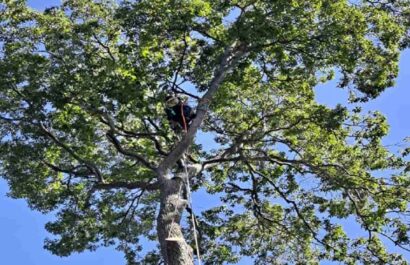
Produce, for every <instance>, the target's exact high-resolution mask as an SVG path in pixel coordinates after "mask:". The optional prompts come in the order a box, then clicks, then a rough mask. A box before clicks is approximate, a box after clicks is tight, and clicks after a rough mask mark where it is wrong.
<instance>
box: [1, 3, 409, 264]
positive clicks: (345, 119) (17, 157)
mask: <svg viewBox="0 0 410 265" xmlns="http://www.w3.org/2000/svg"><path fill="white" fill-rule="evenodd" d="M409 17H410V2H409V1H408V0H374V1H373V0H358V1H347V0H275V1H272V0H235V1H234V0H232V1H211V0H209V1H205V0H204V1H199V0H135V1H108V0H100V1H91V0H66V1H63V3H62V4H61V6H57V7H52V8H48V9H46V10H45V11H44V12H39V11H35V10H32V9H30V8H29V7H27V4H26V3H25V1H24V0H2V1H1V3H0V42H1V44H0V45H1V49H2V51H1V55H0V139H1V142H0V145H1V148H0V161H1V170H0V174H1V175H2V176H3V177H4V178H5V179H6V180H7V181H8V184H9V186H10V196H12V197H14V198H25V199H26V200H27V202H28V203H29V205H30V207H32V208H33V209H36V210H38V211H41V212H43V213H50V212H51V213H53V214H55V216H56V219H55V220H54V221H52V222H49V223H48V224H47V225H46V229H47V230H48V231H49V232H50V233H51V234H52V235H53V236H52V237H51V238H49V239H46V241H45V248H46V249H48V250H50V251H51V252H52V253H54V254H56V255H59V256H67V255H70V254H71V253H73V252H81V251H84V250H95V249H96V248H97V247H99V246H111V245H115V246H116V247H117V249H118V250H121V251H123V252H124V253H125V257H126V259H127V262H128V264H158V263H159V262H161V261H162V262H163V264H168V265H176V264H184V265H185V264H193V262H194V257H195V255H196V253H197V252H195V253H194V251H193V248H196V247H195V244H194V243H193V241H194V240H193V235H194V232H193V230H192V228H191V227H190V226H191V225H192V223H191V222H190V221H189V220H188V219H187V221H184V218H185V217H189V215H188V214H186V213H185V209H188V210H189V207H188V206H189V202H188V201H187V199H189V198H188V197H189V196H187V191H186V190H187V184H188V183H190V184H191V186H192V189H193V191H194V192H195V191H200V192H201V193H202V194H205V192H207V193H208V194H210V195H209V196H216V197H219V198H220V204H219V205H216V206H212V207H211V208H210V209H207V210H204V211H203V212H202V213H195V214H196V216H195V218H194V220H195V223H196V224H197V232H198V241H199V248H200V249H199V252H200V253H202V254H203V260H204V261H205V263H206V264H222V263H224V262H236V261H238V260H239V259H240V258H241V257H243V256H251V257H253V259H254V261H255V264H289V263H292V264H317V263H318V262H319V261H321V260H334V261H340V262H343V263H345V264H356V263H363V264H406V262H405V260H404V258H402V257H401V256H400V255H398V254H392V253H389V252H388V251H386V248H385V243H386V242H388V241H391V242H393V243H394V245H395V246H397V247H398V248H401V249H403V250H409V249H410V240H409V226H408V222H409V221H410V220H409V218H408V217H409V208H408V202H409V197H408V194H409V191H410V186H409V185H410V180H409V178H408V175H406V174H407V173H406V170H409V168H410V166H409V165H408V162H406V159H405V158H404V156H406V155H407V153H409V152H410V150H404V152H403V156H399V155H394V154H392V153H390V152H389V151H388V150H387V149H386V148H385V147H383V145H382V144H381V139H382V137H383V136H385V135H386V134H387V132H388V125H387V123H386V120H385V118H384V117H383V116H382V115H381V114H380V113H378V112H372V113H367V114H362V113H361V109H360V105H361V104H363V102H366V101H368V100H370V99H373V98H375V97H377V96H379V94H380V93H381V92H382V91H383V90H384V89H386V88H388V87H391V86H393V85H394V79H395V77H396V76H397V73H398V58H399V54H400V50H402V49H404V48H406V47H408V46H409V43H410V42H409V37H410V36H409V35H410V34H409V27H410V21H409ZM335 72H337V73H338V76H340V82H339V86H340V87H341V88H344V89H348V90H349V91H350V94H351V97H350V103H351V104H349V105H348V106H341V105H339V106H337V107H335V108H329V107H326V106H323V105H321V104H319V103H318V102H316V101H315V97H314V96H315V94H314V87H315V86H316V85H317V84H319V83H322V82H326V81H327V80H331V79H333V78H334V73H335ZM170 93H175V94H179V95H182V94H184V95H186V96H188V97H189V98H190V100H191V102H194V103H192V105H194V107H195V109H196V117H195V119H194V120H193V121H192V123H191V125H190V127H189V130H188V131H187V132H186V133H184V132H179V133H176V132H174V131H173V130H172V129H171V128H170V125H169V123H168V121H167V119H166V115H165V112H164V101H165V97H166V96H167V95H169V94H170ZM198 131H202V132H207V133H208V134H207V135H212V136H210V137H214V140H215V141H216V143H217V149H216V150H211V151H209V148H202V146H201V145H200V144H199V141H196V140H195V136H196V135H197V133H198ZM386 171H387V173H389V174H387V173H386V174H380V173H379V172H386ZM204 196H206V195H204ZM344 220H349V222H356V223H357V224H358V225H360V227H361V228H362V231H363V233H362V234H360V235H358V236H357V237H354V236H350V235H348V234H347V233H346V231H345V227H344V226H343V224H346V222H343V221H344ZM141 240H142V241H141ZM145 240H157V241H158V243H159V248H158V250H156V249H154V250H152V251H150V252H148V253H147V252H146V251H145V252H141V251H142V248H143V245H144V244H143V243H144V242H145ZM141 253H146V254H144V255H143V256H141V255H142V254H141Z"/></svg>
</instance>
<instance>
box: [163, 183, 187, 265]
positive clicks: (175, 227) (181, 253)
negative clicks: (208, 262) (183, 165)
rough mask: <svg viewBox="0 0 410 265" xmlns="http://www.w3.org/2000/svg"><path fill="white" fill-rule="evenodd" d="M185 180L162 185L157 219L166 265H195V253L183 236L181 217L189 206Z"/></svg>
mask: <svg viewBox="0 0 410 265" xmlns="http://www.w3.org/2000/svg"><path fill="white" fill-rule="evenodd" d="M183 189H184V183H183V179H181V178H178V177H176V178H173V179H170V180H167V181H166V182H165V183H163V184H162V185H161V189H160V191H161V197H160V198H161V204H160V210H159V214H158V218H157V232H158V239H159V243H160V246H161V254H162V257H163V259H164V262H165V265H193V264H194V263H193V251H192V248H191V247H190V246H189V245H188V244H187V243H186V241H185V239H184V236H183V234H182V230H181V226H180V221H181V215H182V213H183V211H184V209H185V207H186V205H187V201H186V200H185V199H183V198H182V191H183Z"/></svg>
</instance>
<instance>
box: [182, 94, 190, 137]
mask: <svg viewBox="0 0 410 265" xmlns="http://www.w3.org/2000/svg"><path fill="white" fill-rule="evenodd" d="M184 104H185V102H184V101H182V102H181V116H182V122H183V126H184V128H183V129H184V132H185V133H187V131H188V126H187V124H186V120H185V113H184Z"/></svg>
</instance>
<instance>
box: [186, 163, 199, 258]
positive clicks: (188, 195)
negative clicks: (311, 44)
mask: <svg viewBox="0 0 410 265" xmlns="http://www.w3.org/2000/svg"><path fill="white" fill-rule="evenodd" d="M183 167H184V170H185V176H186V193H187V199H188V206H189V208H191V222H192V230H194V231H193V232H194V240H195V248H196V255H197V257H198V265H201V264H202V262H201V254H200V251H199V243H198V236H197V230H196V223H195V215H194V209H193V206H192V197H191V185H190V184H189V175H188V170H187V167H186V164H185V161H184V163H183Z"/></svg>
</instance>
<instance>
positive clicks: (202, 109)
mask: <svg viewBox="0 0 410 265" xmlns="http://www.w3.org/2000/svg"><path fill="white" fill-rule="evenodd" d="M245 52H246V50H245V46H243V45H239V46H238V45H237V44H236V43H235V44H234V45H232V46H229V47H227V48H226V49H225V52H224V54H223V55H222V58H221V62H220V65H219V67H218V68H217V70H216V71H215V74H214V78H213V79H212V81H211V83H210V85H209V89H208V91H207V92H206V93H205V95H204V96H203V97H202V99H201V100H200V101H199V103H198V106H197V114H196V117H195V119H194V120H193V121H192V123H191V126H190V127H189V130H188V132H187V133H186V134H185V135H184V136H183V138H182V140H181V141H180V142H179V143H178V144H177V145H176V146H175V148H174V149H173V150H172V151H171V153H170V154H169V155H168V156H167V157H166V158H165V159H164V160H163V161H162V162H161V163H160V164H159V166H158V169H157V173H158V175H159V176H160V177H161V176H164V175H165V174H166V172H167V171H168V170H169V169H170V168H171V167H172V166H173V165H175V163H176V162H177V161H178V160H179V159H180V158H181V157H182V155H183V154H184V153H185V152H186V150H187V149H188V148H189V146H190V145H191V143H192V141H193V140H194V137H195V135H196V132H197V131H198V129H199V127H200V126H201V124H202V122H203V120H204V119H205V115H206V113H207V112H208V108H209V104H210V102H211V101H212V98H213V96H214V94H215V93H216V91H217V90H218V88H219V86H220V84H221V83H222V82H223V80H224V78H225V75H226V74H227V72H228V71H229V70H231V69H232V68H233V67H234V66H235V65H236V63H237V62H238V61H239V59H241V58H242V56H243V55H244V54H245Z"/></svg>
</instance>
